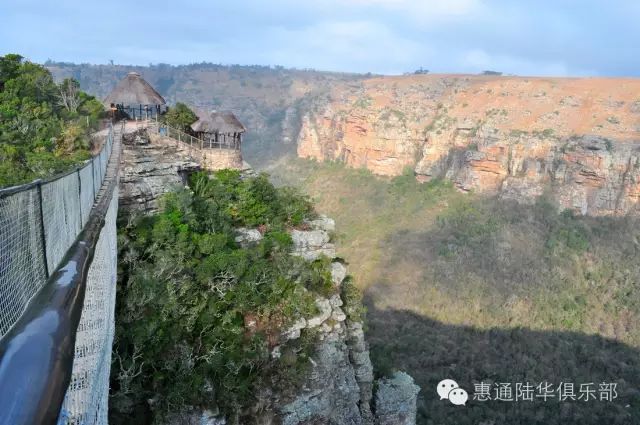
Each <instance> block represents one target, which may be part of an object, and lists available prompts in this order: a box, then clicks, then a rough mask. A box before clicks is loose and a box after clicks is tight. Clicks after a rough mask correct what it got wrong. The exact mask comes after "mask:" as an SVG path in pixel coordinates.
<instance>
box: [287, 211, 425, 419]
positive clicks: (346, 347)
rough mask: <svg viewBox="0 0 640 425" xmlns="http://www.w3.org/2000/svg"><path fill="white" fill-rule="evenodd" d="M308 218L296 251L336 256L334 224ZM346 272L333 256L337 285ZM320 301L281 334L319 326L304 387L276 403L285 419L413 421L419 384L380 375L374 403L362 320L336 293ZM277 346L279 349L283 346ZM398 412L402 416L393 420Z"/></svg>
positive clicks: (289, 335) (294, 334)
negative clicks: (312, 312) (353, 317)
mask: <svg viewBox="0 0 640 425" xmlns="http://www.w3.org/2000/svg"><path fill="white" fill-rule="evenodd" d="M308 224H309V225H310V226H311V229H310V230H306V231H296V230H294V231H293V233H292V236H294V235H295V237H294V246H295V248H294V252H295V253H296V255H301V256H303V257H304V258H307V259H309V260H313V259H316V258H318V257H319V256H320V255H327V253H329V254H331V255H327V256H329V257H331V258H333V257H335V247H334V246H333V244H331V243H330V242H329V241H330V236H329V232H330V231H333V230H334V229H335V223H334V222H333V220H331V219H329V218H327V217H324V216H321V217H320V218H319V219H317V220H314V221H312V222H310V223H308ZM346 274H347V270H346V267H345V266H344V264H342V262H340V261H336V260H334V261H333V262H332V273H331V276H332V281H333V283H334V285H336V287H338V288H339V287H340V285H342V284H343V281H344V279H345V278H346ZM316 305H317V307H318V313H317V315H316V316H314V317H311V318H308V319H306V320H305V319H302V320H299V321H298V322H296V323H294V324H293V326H291V327H290V328H289V329H287V330H286V331H285V332H284V334H283V335H284V337H285V339H287V340H290V339H296V338H299V337H300V335H301V331H302V330H303V329H306V330H315V331H316V332H318V343H317V346H316V351H315V354H314V356H313V358H312V365H311V367H312V368H311V371H310V372H309V374H308V376H307V378H306V379H305V381H304V384H303V386H302V390H301V391H300V393H299V394H297V395H296V396H295V397H294V398H293V399H292V400H290V401H289V402H287V403H285V404H284V405H281V406H280V407H277V410H278V412H279V417H280V418H281V420H282V424H284V425H297V424H333V425H342V424H352V425H360V424H362V425H373V424H374V423H375V424H378V423H379V424H385V425H391V424H398V425H405V424H406V425H409V424H415V418H416V400H417V399H416V395H417V390H416V389H417V388H418V387H417V386H415V385H413V381H412V380H411V378H410V377H408V375H402V379H404V380H402V379H400V378H398V379H396V378H394V380H392V381H390V382H391V383H390V384H387V383H386V382H387V381H385V380H381V383H380V385H379V386H380V387H381V388H383V391H382V393H379V394H377V395H376V398H375V406H374V405H373V403H374V399H373V388H374V377H373V366H372V364H371V360H370V358H369V349H368V345H367V343H366V341H365V335H364V331H363V327H362V323H361V322H359V321H353V320H349V319H347V315H346V314H345V312H344V310H343V300H342V299H341V297H340V295H338V294H336V295H333V296H331V297H330V298H328V299H327V298H322V297H319V298H318V299H316ZM275 351H276V353H279V347H276V348H275ZM409 381H410V382H411V385H412V386H411V387H410V388H409V387H408V386H407V385H408V384H407V382H409ZM372 407H373V408H372ZM394 408H397V411H395V416H393V415H394V411H393V409H394ZM374 410H375V412H376V416H374V414H373V413H372V411H374ZM378 412H380V413H378ZM394 418H395V419H398V420H399V422H393V420H394Z"/></svg>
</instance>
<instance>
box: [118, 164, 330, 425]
mask: <svg viewBox="0 0 640 425" xmlns="http://www.w3.org/2000/svg"><path fill="white" fill-rule="evenodd" d="M190 187H191V190H187V189H184V190H180V191H178V192H174V193H170V194H168V195H166V197H165V198H164V204H163V207H162V209H161V212H160V213H158V214H156V215H154V216H147V217H143V218H139V219H137V220H136V221H134V222H133V224H130V225H129V226H127V227H126V228H125V229H124V230H123V231H122V232H121V234H120V236H119V237H120V241H119V246H120V247H122V248H121V252H120V258H121V260H120V265H121V267H122V270H121V278H120V282H121V283H120V285H119V288H118V291H119V293H118V297H117V299H118V306H117V312H116V315H117V317H116V326H117V329H116V343H115V347H116V348H115V355H114V365H113V374H112V387H113V388H114V390H115V391H114V394H113V398H112V403H111V410H112V411H113V412H112V414H113V415H114V416H117V415H118V414H121V415H122V417H123V418H126V419H125V420H124V421H125V422H126V423H132V422H131V420H132V418H131V417H130V416H129V415H130V414H131V413H132V412H134V411H139V409H140V406H143V407H142V409H143V410H144V409H149V408H150V406H149V404H148V403H147V400H149V399H151V400H154V402H153V406H152V410H153V413H152V415H153V416H154V417H155V418H156V419H159V418H161V417H162V415H163V414H164V413H166V412H169V411H176V410H179V409H180V408H182V407H184V406H209V407H210V406H212V405H217V406H218V407H220V408H221V409H222V411H223V412H226V413H233V412H238V411H239V410H240V408H241V407H243V406H244V405H246V404H247V402H248V401H249V400H251V397H252V395H253V393H254V390H255V389H256V388H257V387H258V386H259V385H258V384H259V383H260V382H264V380H265V379H268V382H270V383H273V382H274V380H276V381H277V380H283V381H284V382H285V386H291V385H293V383H294V382H295V381H296V379H297V377H299V376H301V375H302V374H301V373H300V372H301V370H302V368H303V367H304V365H305V364H307V361H306V359H307V356H308V350H310V349H311V347H312V344H311V342H312V340H313V335H310V334H307V335H305V332H306V331H305V332H303V336H302V338H301V339H300V340H297V341H296V342H288V343H287V344H285V345H283V346H282V347H283V351H284V352H283V355H282V357H281V359H278V360H274V359H271V358H270V357H269V348H270V347H273V346H274V344H281V343H282V341H279V339H280V335H281V333H282V331H283V329H284V328H285V327H286V326H287V325H289V324H291V323H292V322H293V321H295V320H297V319H298V318H300V317H309V316H311V315H313V314H315V313H316V306H315V298H316V296H317V295H316V294H318V293H321V294H323V295H329V293H331V291H333V293H335V291H337V288H335V287H333V286H332V284H331V272H330V261H329V260H328V259H326V258H323V259H319V260H317V261H315V262H307V261H305V260H303V259H302V258H300V257H295V256H292V255H290V251H291V247H292V240H291V237H290V235H289V233H288V232H287V230H288V229H289V228H291V227H295V226H298V225H300V224H301V223H302V222H303V220H306V219H310V218H313V217H314V212H313V209H312V206H311V203H310V202H309V200H308V199H307V198H306V197H304V196H301V195H300V194H298V193H297V192H295V191H294V190H293V189H286V188H278V189H277V188H275V187H274V186H273V185H272V184H271V183H269V181H268V180H267V177H266V176H265V175H260V176H257V177H252V178H248V179H241V178H240V174H239V173H238V172H237V171H230V170H224V171H220V172H217V173H215V174H214V175H213V176H212V178H210V177H209V176H208V175H206V174H203V173H201V174H197V175H195V176H193V177H192V178H191V181H190ZM238 226H252V227H253V226H258V228H259V229H260V230H261V231H262V233H263V236H264V237H263V239H262V240H261V241H260V242H258V243H256V244H254V245H252V246H249V247H241V246H239V245H238V244H237V243H236V241H235V235H236V233H235V230H234V229H235V228H236V227H238ZM305 341H306V342H305ZM290 344H292V345H290ZM283 362H284V363H286V364H283ZM148 415H149V413H148V412H147V413H146V416H148ZM113 422H114V423H115V422H118V421H117V419H114V420H113Z"/></svg>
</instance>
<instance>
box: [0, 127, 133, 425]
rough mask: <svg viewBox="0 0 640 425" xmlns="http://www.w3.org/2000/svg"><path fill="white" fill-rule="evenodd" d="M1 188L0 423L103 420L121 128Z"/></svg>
mask: <svg viewBox="0 0 640 425" xmlns="http://www.w3.org/2000/svg"><path fill="white" fill-rule="evenodd" d="M123 131H124V126H120V125H118V126H115V127H114V126H113V125H110V126H109V128H108V129H107V130H105V131H104V132H103V136H104V142H103V144H102V147H101V149H100V151H99V152H98V153H97V154H96V155H95V156H93V157H92V159H91V160H89V161H87V162H86V163H85V164H83V165H82V166H80V167H78V168H76V169H74V170H72V171H70V172H67V173H65V174H63V175H60V176H56V177H54V178H52V179H49V180H44V181H41V180H38V181H35V182H32V183H29V184H25V185H22V186H17V187H12V188H8V189H4V190H1V191H0V424H3V425H4V424H7V425H22V424H24V425H32V424H60V425H66V424H75V425H80V424H82V425H85V424H86V425H89V424H106V423H107V421H108V419H107V410H108V409H107V407H108V395H109V373H110V366H111V347H112V343H113V335H114V308H115V296H116V275H117V246H116V245H117V243H116V236H117V235H116V217H117V210H118V173H119V159H120V151H121V143H120V141H121V135H122V132H123Z"/></svg>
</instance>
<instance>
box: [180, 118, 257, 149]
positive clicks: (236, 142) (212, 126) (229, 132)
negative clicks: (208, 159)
mask: <svg viewBox="0 0 640 425" xmlns="http://www.w3.org/2000/svg"><path fill="white" fill-rule="evenodd" d="M191 130H193V132H194V133H195V135H196V137H197V138H198V139H201V140H203V141H204V144H203V147H204V148H208V149H213V148H219V149H237V150H239V149H240V144H241V143H242V133H244V132H245V131H246V129H245V128H244V125H242V123H241V122H240V121H239V120H238V118H236V116H235V115H234V114H233V113H232V112H229V111H225V112H217V111H212V112H211V113H210V114H209V115H203V116H202V118H200V119H199V120H198V121H196V122H195V123H193V124H191Z"/></svg>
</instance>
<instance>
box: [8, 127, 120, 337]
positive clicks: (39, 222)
mask: <svg viewBox="0 0 640 425" xmlns="http://www.w3.org/2000/svg"><path fill="white" fill-rule="evenodd" d="M112 146H113V127H110V128H109V131H108V134H107V137H106V141H105V143H104V145H103V147H102V149H101V150H100V152H99V153H98V154H97V155H96V156H94V157H93V158H92V159H91V160H89V161H87V163H86V164H84V165H83V166H81V167H78V168H76V169H74V170H72V171H71V172H68V173H65V174H63V175H61V176H58V177H55V178H52V179H50V180H46V181H42V180H36V181H34V182H32V183H28V184H25V185H22V186H16V187H11V188H7V189H3V190H0V338H1V337H2V336H4V335H5V334H6V333H7V331H8V330H9V329H11V327H12V326H13V325H14V324H15V323H16V321H17V320H18V319H19V318H20V316H21V315H22V313H23V312H24V310H25V309H26V308H27V306H28V304H29V301H30V300H31V299H32V298H33V296H34V295H35V294H36V293H37V292H38V290H39V289H41V288H42V287H43V286H44V284H45V283H46V281H47V279H48V278H49V276H50V273H52V272H53V271H54V270H55V269H56V268H57V267H58V265H59V264H60V261H61V260H62V258H63V257H64V255H65V253H66V252H67V250H68V249H69V247H70V246H71V244H72V243H73V242H74V241H75V239H76V238H77V236H78V235H79V234H80V231H81V230H82V228H83V227H84V225H85V224H86V223H87V220H88V218H89V213H90V211H91V208H92V206H93V203H94V202H95V200H96V196H97V193H98V191H99V190H100V187H101V185H102V182H103V180H104V176H105V174H106V168H107V162H108V159H109V157H110V155H111V150H112Z"/></svg>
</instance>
